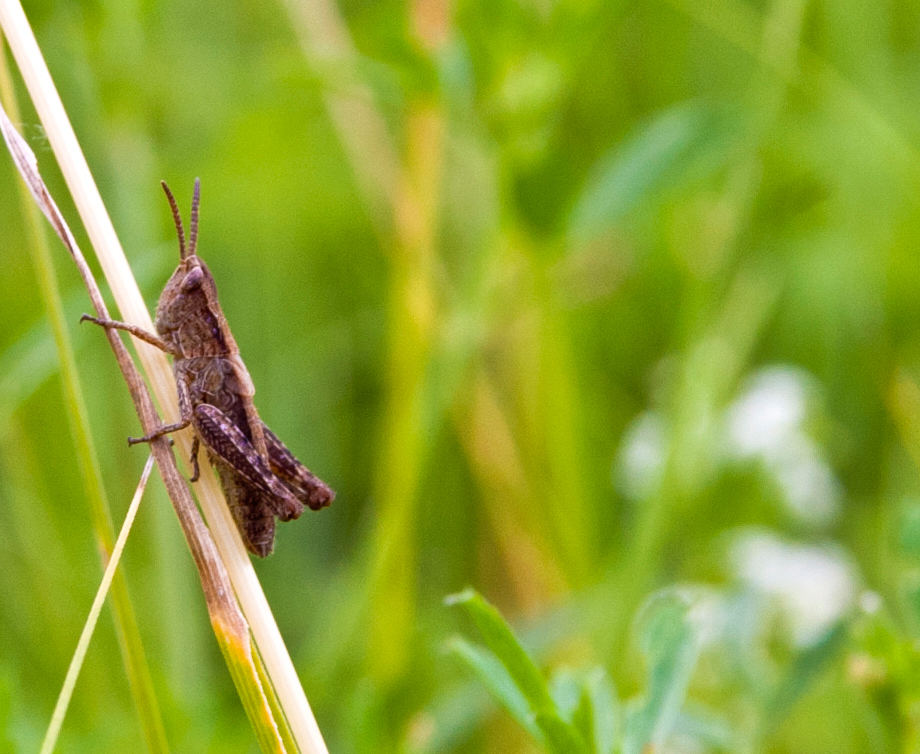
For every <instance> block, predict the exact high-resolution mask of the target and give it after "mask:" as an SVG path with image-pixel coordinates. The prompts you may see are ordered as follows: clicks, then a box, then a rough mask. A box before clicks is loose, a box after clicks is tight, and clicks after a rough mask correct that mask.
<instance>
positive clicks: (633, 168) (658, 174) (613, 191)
mask: <svg viewBox="0 0 920 754" xmlns="http://www.w3.org/2000/svg"><path fill="white" fill-rule="evenodd" d="M721 132H722V129H718V128H717V127H716V119H715V117H714V116H713V113H712V111H711V110H710V109H709V108H707V107H704V106H702V105H700V104H698V103H690V104H686V103H685V104H681V105H679V106H677V107H673V108H671V109H669V110H665V111H664V112H663V113H660V114H659V115H658V116H657V117H655V118H654V119H653V120H651V121H649V122H647V123H645V124H643V125H641V126H640V127H639V128H637V129H636V130H634V131H633V132H632V133H631V134H630V135H629V136H627V137H626V139H625V140H624V141H623V142H622V143H621V144H618V145H616V146H615V147H614V148H613V149H611V150H610V151H609V152H608V153H607V154H606V155H604V156H603V157H602V158H601V159H600V160H599V161H598V162H597V164H596V165H595V167H594V169H593V170H592V171H591V173H590V174H589V176H588V178H587V180H586V183H585V188H584V190H583V192H582V195H581V197H580V198H579V200H578V202H577V203H576V205H575V207H574V209H573V211H572V213H571V216H570V218H569V229H568V235H569V238H570V239H572V240H573V241H575V242H580V243H584V242H587V241H590V240H591V239H592V238H596V237H597V236H599V235H601V234H603V233H604V232H606V231H607V230H609V229H610V228H611V227H613V226H614V225H616V223H617V222H619V221H620V219H622V218H623V216H624V215H626V214H627V213H628V212H629V211H630V210H632V209H633V208H634V207H635V206H636V205H638V204H639V203H640V202H641V201H643V200H644V199H646V198H648V197H649V196H650V195H652V194H653V193H655V192H657V191H660V190H661V189H663V188H665V187H666V186H667V185H668V184H669V183H672V182H674V181H675V180H677V179H679V178H680V177H681V176H683V175H684V174H686V172H687V171H688V169H689V168H690V166H691V165H692V163H693V160H694V158H696V157H700V156H701V155H702V154H704V153H705V152H707V151H710V150H711V148H712V145H713V142H720V141H724V137H721Z"/></svg>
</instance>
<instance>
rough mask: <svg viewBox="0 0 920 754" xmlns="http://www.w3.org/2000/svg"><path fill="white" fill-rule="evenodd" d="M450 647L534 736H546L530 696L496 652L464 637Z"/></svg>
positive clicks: (450, 642)
mask: <svg viewBox="0 0 920 754" xmlns="http://www.w3.org/2000/svg"><path fill="white" fill-rule="evenodd" d="M447 646H448V649H449V650H450V652H452V653H453V654H454V655H456V656H457V657H458V658H460V659H461V660H462V661H463V662H465V663H466V664H467V665H468V666H469V667H470V668H471V669H472V671H473V672H474V673H475V674H476V675H477V676H478V677H479V680H480V681H482V683H483V685H484V686H485V687H486V689H488V691H489V693H490V694H492V696H494V697H495V698H496V699H497V700H498V702H499V704H501V705H502V707H504V708H505V709H506V710H508V712H509V713H510V714H511V716H512V717H513V718H514V719H515V720H517V722H518V723H520V724H521V726H523V727H524V729H525V730H527V731H528V732H529V733H530V734H531V735H532V736H533V737H534V738H537V739H540V738H542V736H541V733H540V728H539V726H537V724H536V722H535V720H534V715H533V713H532V712H531V709H530V704H529V702H528V701H527V697H525V696H524V694H523V693H521V691H520V689H519V688H518V687H517V685H516V684H515V682H514V679H513V678H512V677H511V675H510V674H509V673H508V671H507V670H506V669H505V666H504V665H502V663H501V662H499V660H498V659H497V658H496V657H495V655H493V654H492V653H491V652H489V651H488V650H487V649H485V648H484V647H481V646H477V645H475V644H472V643H471V642H468V641H467V640H466V639H462V638H460V637H455V638H453V639H451V640H450V641H449V642H448V644H447Z"/></svg>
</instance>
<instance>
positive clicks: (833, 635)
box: [764, 621, 849, 730]
mask: <svg viewBox="0 0 920 754" xmlns="http://www.w3.org/2000/svg"><path fill="white" fill-rule="evenodd" d="M848 631H849V624H848V623H847V622H844V621H839V622H838V623H836V624H834V625H833V626H831V627H830V628H829V629H828V630H827V631H826V632H825V633H824V634H823V635H822V636H821V637H820V638H818V639H817V640H816V641H815V642H814V643H812V644H811V645H809V646H808V647H807V648H806V649H804V650H802V651H801V652H799V653H798V655H796V657H795V658H794V659H793V661H792V664H791V665H790V666H789V669H788V670H787V671H786V674H785V676H784V677H783V679H782V680H781V681H780V683H779V684H778V685H777V687H776V691H775V692H774V694H773V697H772V699H771V701H770V702H769V704H768V706H767V712H766V714H765V716H764V720H766V721H768V726H769V730H775V729H776V728H777V727H778V726H779V724H780V723H781V722H782V721H783V720H784V719H785V718H786V716H787V715H788V714H789V711H790V710H791V709H792V707H793V706H794V705H795V703H796V702H797V701H798V700H799V699H800V698H801V697H802V695H803V694H804V693H805V692H806V691H807V690H808V688H809V687H810V686H811V685H812V683H813V682H814V681H815V679H816V677H817V676H818V675H819V674H820V673H821V672H822V671H823V670H824V669H825V668H827V666H828V665H829V664H830V663H831V661H832V660H833V659H834V658H835V657H837V655H838V654H839V652H840V651H841V650H842V649H843V647H844V645H845V643H846V639H847V635H848Z"/></svg>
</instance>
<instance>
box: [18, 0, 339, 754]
mask: <svg viewBox="0 0 920 754" xmlns="http://www.w3.org/2000/svg"><path fill="white" fill-rule="evenodd" d="M0 29H2V31H3V32H4V34H5V35H6V37H7V41H8V43H9V46H10V49H11V50H12V52H13V56H14V58H15V59H16V63H17V65H18V66H19V70H20V72H21V73H22V77H23V80H24V81H25V84H26V88H27V89H28V92H29V95H30V97H31V98H32V101H33V103H34V105H35V109H36V111H37V112H38V115H39V118H40V120H41V122H42V126H43V127H44V129H45V133H46V134H47V136H48V140H49V142H50V144H51V148H52V150H53V151H54V154H55V157H56V158H57V161H58V164H59V166H60V168H61V172H62V173H63V175H64V178H65V180H66V181H67V185H68V188H69V189H70V193H71V195H72V197H73V200H74V203H75V204H76V207H77V210H78V211H79V213H80V217H81V219H82V220H83V224H84V226H85V228H86V231H87V233H88V235H89V238H90V241H91V242H92V245H93V248H94V249H95V251H96V256H97V258H98V259H99V262H100V264H101V266H102V269H103V272H104V273H105V276H106V280H107V281H108V284H109V287H110V288H111V290H112V294H113V296H114V297H115V301H116V303H117V304H118V308H119V310H120V312H121V318H122V319H123V320H124V321H126V322H130V323H133V324H136V325H138V326H140V327H142V328H144V329H146V330H152V329H153V323H152V321H151V319H150V313H149V311H148V309H147V305H146V304H145V302H144V300H143V298H142V296H141V293H140V289H139V288H138V286H137V283H136V282H135V280H134V276H133V274H132V272H131V269H130V267H129V265H128V262H127V259H126V258H125V254H124V251H123V249H122V248H121V244H120V243H119V241H118V238H117V236H116V234H115V229H114V227H113V225H112V222H111V219H110V218H109V216H108V213H107V212H106V210H105V206H104V205H103V203H102V198H101V196H100V194H99V190H98V189H97V187H96V184H95V182H94V180H93V177H92V175H91V173H90V170H89V166H88V165H87V163H86V159H85V157H84V156H83V152H82V151H81V149H80V146H79V144H78V142H77V138H76V135H75V134H74V131H73V128H72V126H71V124H70V120H69V119H68V117H67V114H66V112H65V110H64V106H63V104H62V103H61V100H60V97H59V96H58V93H57V90H56V89H55V87H54V83H53V81H52V80H51V75H50V73H49V72H48V68H47V66H46V64H45V61H44V59H43V57H42V55H41V51H40V50H39V47H38V43H37V42H36V40H35V36H34V34H33V33H32V30H31V28H30V27H29V23H28V20H27V19H26V17H25V13H24V12H23V10H22V6H21V5H20V4H19V2H18V0H0ZM134 344H135V348H136V350H137V354H138V356H139V358H140V360H141V363H142V365H143V368H144V371H145V373H146V375H147V379H148V382H149V384H150V386H151V388H152V389H153V392H154V394H155V395H156V398H157V401H158V402H159V404H160V406H161V407H162V409H163V411H164V413H165V416H164V419H165V420H166V421H175V420H176V419H177V418H178V406H177V403H176V386H175V381H174V378H173V375H172V370H171V369H170V366H169V363H168V361H167V360H166V357H165V355H164V354H163V353H161V352H160V351H158V350H156V349H155V348H153V347H151V346H149V345H147V344H145V343H142V342H140V341H136V340H135V342H134ZM175 440H176V444H177V446H178V448H179V451H180V455H181V456H182V457H183V458H188V457H189V455H190V450H191V436H190V433H189V432H184V433H179V434H177V435H176V436H175ZM197 492H198V499H199V501H200V503H201V507H202V510H203V511H204V514H205V517H206V519H207V522H208V526H209V528H210V530H211V535H212V536H213V538H214V542H215V544H216V545H217V549H218V551H219V553H220V556H221V558H222V560H223V562H224V565H225V567H226V569H227V571H228V573H229V576H230V580H231V582H232V585H233V589H234V591H235V592H236V594H237V597H238V599H239V602H240V605H241V607H242V610H243V614H244V615H245V617H246V619H247V621H248V622H249V627H250V629H251V631H252V635H253V638H254V642H255V645H256V648H257V650H258V652H259V654H260V655H261V658H262V660H263V661H264V663H265V670H266V673H267V675H268V677H269V679H270V680H271V683H272V685H273V687H274V689H275V691H276V693H277V695H278V701H279V703H280V705H281V708H282V710H283V711H284V714H285V716H286V717H287V721H288V723H289V725H290V728H291V732H292V734H293V736H294V739H295V741H296V742H297V745H298V747H299V748H300V749H301V751H302V752H304V754H326V752H327V749H326V745H325V742H324V741H323V738H322V735H321V734H320V731H319V727H318V726H317V724H316V720H315V718H314V717H313V712H312V710H311V709H310V705H309V703H308V702H307V698H306V695H305V694H304V691H303V687H302V686H301V684H300V680H299V679H298V677H297V673H296V671H295V669H294V665H293V663H292V661H291V658H290V655H289V653H288V651H287V648H286V647H285V645H284V642H283V640H282V638H281V634H280V632H279V630H278V626H277V624H276V623H275V619H274V616H273V615H272V613H271V609H270V608H269V606H268V602H267V600H266V599H265V594H264V593H263V591H262V587H261V585H260V584H259V581H258V579H257V577H256V574H255V571H254V570H253V568H252V563H251V562H250V560H249V556H248V555H247V553H246V550H245V548H244V546H243V543H242V540H241V539H240V537H239V534H238V532H237V529H236V526H235V524H234V522H233V519H232V517H231V515H230V512H229V510H228V508H227V506H226V503H225V501H224V499H223V493H222V491H221V489H220V487H219V486H218V484H217V482H216V480H215V478H214V476H213V475H212V474H202V475H201V481H200V483H199V484H198V485H197Z"/></svg>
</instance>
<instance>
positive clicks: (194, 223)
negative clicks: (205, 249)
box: [188, 178, 201, 257]
mask: <svg viewBox="0 0 920 754" xmlns="http://www.w3.org/2000/svg"><path fill="white" fill-rule="evenodd" d="M200 203H201V179H200V178H196V179H195V193H194V194H192V219H191V221H190V228H189V232H188V255H189V256H190V257H193V256H195V249H197V248H198V205H199V204H200Z"/></svg>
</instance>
